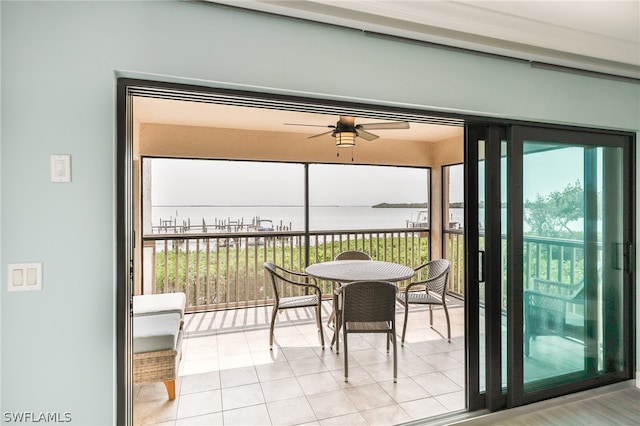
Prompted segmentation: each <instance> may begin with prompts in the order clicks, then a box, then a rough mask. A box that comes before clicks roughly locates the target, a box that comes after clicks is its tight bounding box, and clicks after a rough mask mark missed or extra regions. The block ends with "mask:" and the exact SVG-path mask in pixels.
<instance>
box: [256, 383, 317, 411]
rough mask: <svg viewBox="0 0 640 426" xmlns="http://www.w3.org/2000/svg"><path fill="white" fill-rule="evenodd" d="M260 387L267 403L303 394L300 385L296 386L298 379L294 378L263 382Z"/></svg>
mask: <svg viewBox="0 0 640 426" xmlns="http://www.w3.org/2000/svg"><path fill="white" fill-rule="evenodd" d="M260 386H262V394H263V395H264V399H265V401H266V402H267V403H269V402H273V401H281V400H283V399H293V398H298V397H303V396H304V392H303V391H302V388H301V387H300V384H298V379H296V378H295V377H289V378H286V379H277V380H269V381H263V382H261V383H260ZM267 408H268V407H267ZM314 419H315V418H314Z"/></svg>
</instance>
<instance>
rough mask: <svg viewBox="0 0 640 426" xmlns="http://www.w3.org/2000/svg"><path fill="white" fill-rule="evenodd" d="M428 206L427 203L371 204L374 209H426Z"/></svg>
mask: <svg viewBox="0 0 640 426" xmlns="http://www.w3.org/2000/svg"><path fill="white" fill-rule="evenodd" d="M428 207H429V205H428V204H427V203H380V204H376V205H374V206H371V208H374V209H426V208H428Z"/></svg>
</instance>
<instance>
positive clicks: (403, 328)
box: [400, 303, 409, 347]
mask: <svg viewBox="0 0 640 426" xmlns="http://www.w3.org/2000/svg"><path fill="white" fill-rule="evenodd" d="M403 305H404V325H403V326H402V340H401V341H400V345H401V346H402V347H404V336H405V334H406V333H407V319H408V317H409V304H408V303H403Z"/></svg>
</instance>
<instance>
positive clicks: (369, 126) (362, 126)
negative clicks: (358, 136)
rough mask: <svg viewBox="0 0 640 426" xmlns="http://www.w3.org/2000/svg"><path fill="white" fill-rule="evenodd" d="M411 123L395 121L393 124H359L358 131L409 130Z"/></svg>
mask: <svg viewBox="0 0 640 426" xmlns="http://www.w3.org/2000/svg"><path fill="white" fill-rule="evenodd" d="M408 128H409V123H407V122H406V121H394V122H393V123H363V124H358V125H357V126H356V129H364V130H387V129H388V130H390V129H408Z"/></svg>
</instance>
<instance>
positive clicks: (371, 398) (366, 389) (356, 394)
mask: <svg viewBox="0 0 640 426" xmlns="http://www.w3.org/2000/svg"><path fill="white" fill-rule="evenodd" d="M344 392H345V394H347V396H348V397H349V399H350V400H351V401H352V402H353V404H354V405H355V406H356V408H357V409H358V411H365V410H370V409H372V408H380V407H387V406H389V405H394V404H395V401H394V400H393V398H391V396H390V395H389V394H388V393H387V392H386V391H385V390H384V389H383V388H382V386H380V385H379V384H378V383H372V384H369V385H362V386H355V387H352V388H345V389H344Z"/></svg>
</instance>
